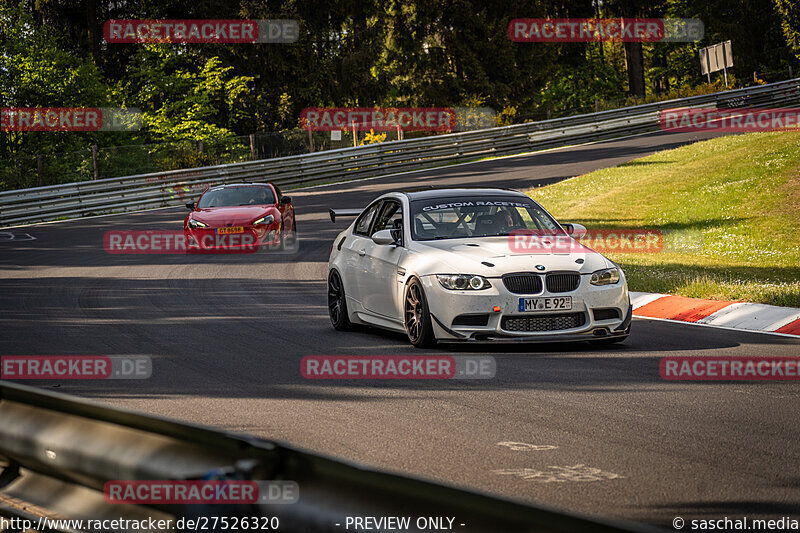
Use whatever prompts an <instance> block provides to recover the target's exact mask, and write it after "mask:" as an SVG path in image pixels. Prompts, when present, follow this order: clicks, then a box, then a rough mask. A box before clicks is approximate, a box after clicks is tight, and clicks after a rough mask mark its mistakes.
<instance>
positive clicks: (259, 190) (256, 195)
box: [197, 186, 275, 209]
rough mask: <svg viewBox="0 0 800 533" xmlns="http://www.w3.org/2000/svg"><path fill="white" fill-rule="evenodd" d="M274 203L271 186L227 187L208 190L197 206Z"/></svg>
mask: <svg viewBox="0 0 800 533" xmlns="http://www.w3.org/2000/svg"><path fill="white" fill-rule="evenodd" d="M274 203H275V195H274V194H273V192H272V189H270V188H269V187H264V186H257V187H225V188H223V189H214V190H210V191H206V193H205V194H204V195H203V196H202V197H201V198H200V201H199V202H198V203H197V207H198V208H201V209H202V208H210V207H234V206H240V205H264V204H274Z"/></svg>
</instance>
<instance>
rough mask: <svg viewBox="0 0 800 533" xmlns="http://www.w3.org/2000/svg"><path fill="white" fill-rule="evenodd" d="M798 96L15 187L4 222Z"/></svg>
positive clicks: (700, 103) (345, 174)
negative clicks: (671, 113) (685, 111)
mask: <svg viewBox="0 0 800 533" xmlns="http://www.w3.org/2000/svg"><path fill="white" fill-rule="evenodd" d="M797 102H800V79H793V80H787V81H782V82H778V83H772V84H767V85H761V86H756V87H748V88H745V89H737V90H732V91H725V92H721V93H715V94H709V95H701V96H693V97H689V98H682V99H678V100H669V101H663V102H656V103H652V104H645V105H639V106H634V107H628V108H622V109H615V110H610V111H601V112H598V113H589V114H585V115H577V116H572V117H565V118H557V119H552V120H544V121H539V122H530V123H526V124H516V125H513V126H505V127H499V128H490V129H485V130H478V131H471V132H464V133H453V134H448V135H437V136H433V137H424V138H419V139H410V140H402V141H392V142H384V143H380V144H371V145H366V146H359V147H353V148H343V149H338V150H328V151H325V152H318V153H311V154H303V155H296V156H290V157H281V158H276V159H267V160H261V161H251V162H245V163H235V164H228V165H219V166H212V167H203V168H195V169H188V170H176V171H169V172H162V173H154V174H139V175H134V176H126V177H119V178H108V179H102V180H93V181H86V182H79V183H71V184H65V185H54V186H49V187H38V188H32V189H22V190H16V191H8V192H3V193H0V227H2V226H10V225H17V224H26V223H35V222H43V221H51V220H57V219H61V218H70V217H81V216H90V215H98V214H103V213H113V212H125V211H135V210H142V209H150V208H157V207H169V206H178V205H181V204H182V203H184V202H185V201H187V200H188V199H189V198H194V197H196V195H197V194H198V193H200V192H201V191H203V190H204V189H205V188H206V187H208V186H210V185H216V184H223V183H235V182H243V181H273V182H274V183H276V184H278V185H280V186H281V187H282V188H284V189H287V190H288V189H293V188H300V187H303V186H309V185H314V184H320V183H329V182H335V181H342V180H352V179H359V178H365V177H374V176H381V175H386V174H394V173H397V172H403V171H407V170H417V169H422V168H428V167H435V166H441V165H443V164H448V163H456V162H463V161H469V160H476V159H480V158H484V157H493V156H502V155H511V154H519V153H524V152H530V151H534V150H540V149H545V148H552V147H557V146H564V145H568V144H575V143H581V142H589V141H597V140H603V139H609V138H614V137H619V136H624V135H632V134H637V133H644V132H649V131H656V130H658V129H659V112H660V111H661V110H665V109H673V108H678V107H715V108H745V107H781V106H787V105H790V104H793V103H795V104H796V103H797Z"/></svg>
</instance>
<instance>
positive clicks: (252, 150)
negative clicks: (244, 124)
mask: <svg viewBox="0 0 800 533" xmlns="http://www.w3.org/2000/svg"><path fill="white" fill-rule="evenodd" d="M250 160H251V161H255V160H256V134H255V133H251V134H250Z"/></svg>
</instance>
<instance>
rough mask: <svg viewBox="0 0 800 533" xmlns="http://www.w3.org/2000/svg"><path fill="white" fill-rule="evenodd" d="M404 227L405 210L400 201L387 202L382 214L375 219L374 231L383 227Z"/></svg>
mask: <svg viewBox="0 0 800 533" xmlns="http://www.w3.org/2000/svg"><path fill="white" fill-rule="evenodd" d="M402 227H403V210H402V208H401V207H400V204H399V203H398V202H385V203H384V204H383V207H382V208H381V211H380V215H378V218H377V219H376V220H375V226H374V227H373V228H372V233H373V234H374V233H375V232H376V231H380V230H382V229H401V228H402Z"/></svg>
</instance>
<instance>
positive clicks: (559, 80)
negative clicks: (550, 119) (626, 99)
mask: <svg viewBox="0 0 800 533" xmlns="http://www.w3.org/2000/svg"><path fill="white" fill-rule="evenodd" d="M623 83H624V77H623V76H622V74H621V73H620V72H618V71H617V70H615V69H613V68H611V67H610V66H608V65H605V64H603V63H600V62H599V61H595V60H587V61H586V62H585V63H583V64H582V65H579V66H576V67H561V68H559V69H558V70H557V71H556V73H555V75H554V76H553V79H552V80H551V81H549V82H548V83H547V84H546V85H545V87H544V88H543V89H542V90H541V92H540V98H541V106H542V107H543V108H544V109H547V110H550V111H552V112H553V113H554V114H556V115H558V114H565V113H567V112H569V111H574V110H582V109H591V108H593V106H594V105H595V101H596V100H598V101H601V100H611V99H614V98H619V95H620V92H621V88H622V86H623Z"/></svg>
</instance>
